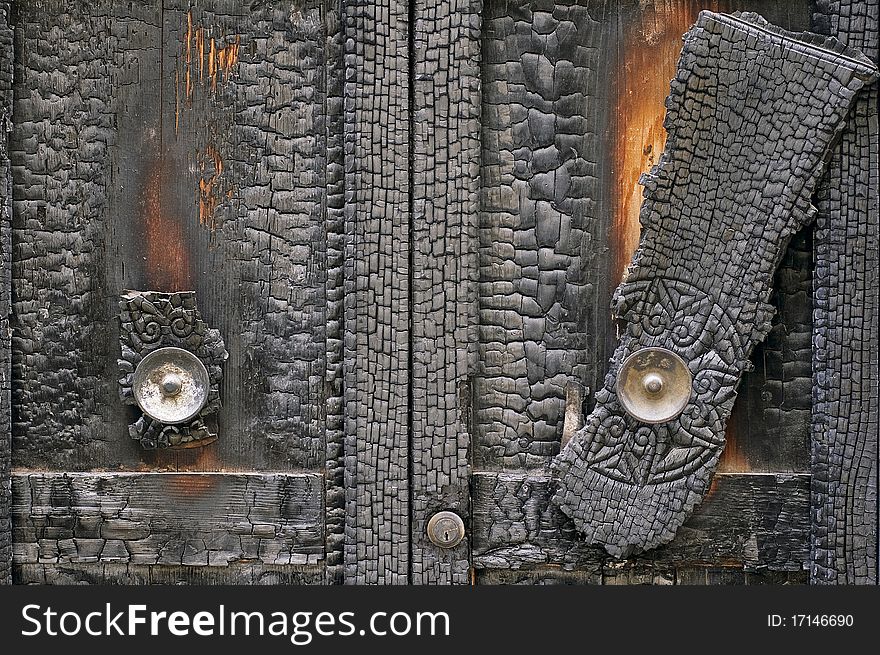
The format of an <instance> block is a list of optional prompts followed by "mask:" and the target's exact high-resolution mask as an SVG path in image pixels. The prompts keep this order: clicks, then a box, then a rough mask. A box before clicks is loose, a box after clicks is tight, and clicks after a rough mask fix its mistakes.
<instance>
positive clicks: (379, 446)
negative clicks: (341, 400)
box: [344, 0, 411, 584]
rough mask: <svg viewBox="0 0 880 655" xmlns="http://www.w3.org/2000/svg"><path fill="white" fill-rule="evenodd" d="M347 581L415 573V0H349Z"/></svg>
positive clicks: (399, 578)
mask: <svg viewBox="0 0 880 655" xmlns="http://www.w3.org/2000/svg"><path fill="white" fill-rule="evenodd" d="M344 11H345V39H346V40H345V89H344V111H345V119H344V122H345V124H344V129H345V238H346V243H345V309H344V312H345V349H344V350H345V458H346V461H345V488H346V511H345V528H346V536H345V581H346V583H350V584H405V583H406V582H407V581H408V578H409V537H410V533H409V522H410V512H409V489H410V487H409V429H410V417H409V407H410V387H409V381H410V337H411V332H410V297H409V296H410V280H409V278H410V273H409V269H410V211H411V206H410V203H411V196H410V190H409V187H410V179H409V159H410V147H409V146H410V130H409V125H410V114H409V112H410V102H409V101H410V95H409V61H410V58H409V33H408V25H409V11H408V4H407V2H406V1H405V0H381V1H378V2H376V1H374V0H346V2H345V4H344Z"/></svg>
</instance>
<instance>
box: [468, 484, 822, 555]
mask: <svg viewBox="0 0 880 655" xmlns="http://www.w3.org/2000/svg"><path fill="white" fill-rule="evenodd" d="M471 486H472V500H471V503H472V515H471V522H472V523H471V544H472V547H473V563H474V566H475V567H476V568H478V569H538V568H540V567H546V566H551V567H555V568H556V569H557V570H558V569H559V568H561V569H562V570H566V571H568V570H573V569H575V568H578V569H585V570H592V571H594V572H601V571H602V570H603V567H604V569H606V570H608V571H618V570H621V569H622V568H625V567H627V566H656V567H658V568H659V569H664V568H665V569H670V568H678V567H680V566H681V567H688V566H696V567H702V566H715V567H717V566H719V565H723V566H731V567H739V568H742V569H743V570H745V571H752V572H755V571H762V570H771V571H801V570H804V569H806V568H807V566H808V557H809V531H810V517H809V509H810V476H809V475H808V474H793V475H788V474H778V473H777V474H773V473H767V474H734V473H719V474H717V475H716V476H715V478H714V480H713V483H712V486H711V488H710V490H709V492H708V493H707V494H706V496H705V497H704V499H703V502H702V504H701V505H700V506H699V508H698V509H697V510H696V511H695V512H694V514H693V515H692V516H691V517H690V518H689V519H688V520H687V521H686V522H685V523H684V524H683V525H682V526H681V528H679V530H678V534H677V536H676V537H675V539H674V540H673V541H672V542H670V543H668V544H666V545H664V546H661V547H659V548H657V549H654V550H652V551H649V552H647V553H645V554H643V555H639V556H635V557H632V558H630V559H629V560H627V561H620V560H615V559H612V558H611V557H610V556H609V555H608V554H607V553H606V552H605V551H604V549H603V548H601V547H598V546H595V545H590V544H589V543H587V542H585V541H584V540H583V538H582V537H581V536H580V535H579V534H578V530H577V528H576V526H575V524H574V522H573V521H572V520H571V519H570V518H568V517H567V516H565V514H563V513H562V512H561V511H560V510H559V508H558V507H556V506H555V504H554V503H552V502H551V496H552V494H553V491H554V490H553V486H554V482H553V479H552V478H551V477H550V476H548V475H534V474H511V473H476V474H474V476H473V478H472V481H471Z"/></svg>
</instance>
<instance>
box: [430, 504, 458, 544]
mask: <svg viewBox="0 0 880 655" xmlns="http://www.w3.org/2000/svg"><path fill="white" fill-rule="evenodd" d="M428 539H430V540H431V543H432V544H434V545H435V546H437V547H439V548H455V547H456V546H457V545H458V544H460V543H461V541H462V539H464V521H462V520H461V517H460V516H459V515H458V514H456V513H455V512H449V511H442V512H437V513H436V514H434V516H432V517H431V519H430V520H429V521H428Z"/></svg>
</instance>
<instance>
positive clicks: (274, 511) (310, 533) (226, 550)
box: [12, 473, 324, 567]
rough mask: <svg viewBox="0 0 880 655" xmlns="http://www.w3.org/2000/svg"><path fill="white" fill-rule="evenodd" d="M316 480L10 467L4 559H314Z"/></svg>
mask: <svg viewBox="0 0 880 655" xmlns="http://www.w3.org/2000/svg"><path fill="white" fill-rule="evenodd" d="M322 486H323V485H322V481H321V477H320V476H318V475H284V474H276V475H253V474H252V475H246V474H211V473H206V474H186V473H182V474H177V473H174V474H155V473H153V474H150V473H130V474H125V473H118V474H117V473H74V474H63V473H54V474H53V473H31V474H16V475H14V476H13V484H12V490H13V503H12V517H13V523H14V527H13V534H14V540H13V541H14V546H13V549H14V553H13V561H14V562H15V564H16V566H20V565H27V564H70V563H88V562H126V563H130V564H177V565H195V566H224V567H225V566H228V565H229V564H233V563H241V562H245V563H251V564H266V565H276V564H317V563H318V562H319V561H321V559H322V558H323V552H324V535H323V509H322V502H321V496H322ZM217 507H222V508H223V512H222V513H218V512H217Z"/></svg>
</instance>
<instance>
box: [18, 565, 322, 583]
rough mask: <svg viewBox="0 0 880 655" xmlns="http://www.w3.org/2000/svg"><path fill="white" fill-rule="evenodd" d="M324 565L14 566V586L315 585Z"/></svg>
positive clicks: (318, 580) (320, 581)
mask: <svg viewBox="0 0 880 655" xmlns="http://www.w3.org/2000/svg"><path fill="white" fill-rule="evenodd" d="M324 575H325V571H324V566H323V565H320V566H288V565H281V566H274V565H273V566H266V565H264V564H250V563H244V564H230V565H229V566H163V565H161V564H126V563H123V562H105V563H100V562H98V563H93V564H80V563H76V564H15V565H14V566H13V571H12V581H13V584H40V585H81V584H90V585H108V584H116V585H118V584H125V585H307V584H308V585H315V584H323V582H324V579H325V578H324Z"/></svg>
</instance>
